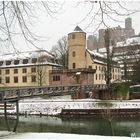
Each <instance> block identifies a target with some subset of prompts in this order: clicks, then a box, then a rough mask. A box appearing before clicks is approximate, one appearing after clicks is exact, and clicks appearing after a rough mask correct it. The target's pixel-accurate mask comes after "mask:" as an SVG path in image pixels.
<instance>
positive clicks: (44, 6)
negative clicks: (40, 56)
mask: <svg viewBox="0 0 140 140" xmlns="http://www.w3.org/2000/svg"><path fill="white" fill-rule="evenodd" d="M60 8H61V6H60V5H59V3H58V2H55V1H44V2H37V1H36V2H29V1H1V2H0V21H1V22H0V32H1V33H0V41H1V44H2V43H7V42H8V43H10V44H11V45H12V46H13V48H14V49H15V50H16V51H17V48H15V45H14V41H13V37H14V36H16V35H20V37H23V38H24V39H25V41H26V42H27V43H30V44H31V45H33V46H35V47H37V46H36V45H35V41H38V40H41V39H42V37H41V36H38V35H36V34H35V33H34V32H32V26H33V23H34V21H35V20H36V19H37V15H38V13H37V10H42V11H45V13H46V16H50V17H53V18H54V17H55V15H56V14H57V13H58V11H59V10H60ZM43 39H44V38H43ZM37 48H38V47H37Z"/></svg>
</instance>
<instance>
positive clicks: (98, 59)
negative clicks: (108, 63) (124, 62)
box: [87, 49, 106, 64]
mask: <svg viewBox="0 0 140 140" xmlns="http://www.w3.org/2000/svg"><path fill="white" fill-rule="evenodd" d="M87 51H88V52H89V53H90V55H91V56H92V57H93V61H94V62H95V63H100V64H105V59H106V57H105V55H103V54H101V53H98V52H95V51H91V50H88V49H87Z"/></svg>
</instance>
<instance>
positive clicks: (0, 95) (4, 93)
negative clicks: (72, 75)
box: [0, 85, 107, 103]
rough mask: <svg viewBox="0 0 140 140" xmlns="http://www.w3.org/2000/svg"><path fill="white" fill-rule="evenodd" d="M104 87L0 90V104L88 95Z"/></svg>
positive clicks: (72, 86) (50, 87) (45, 87)
mask: <svg viewBox="0 0 140 140" xmlns="http://www.w3.org/2000/svg"><path fill="white" fill-rule="evenodd" d="M106 89H107V86H106V85H71V86H62V85H60V86H32V87H16V88H6V89H0V103H3V102H8V101H15V100H21V99H25V98H33V97H38V96H44V95H47V96H56V95H63V94H66V93H68V94H72V93H75V92H78V91H84V92H85V93H89V92H90V91H93V90H106Z"/></svg>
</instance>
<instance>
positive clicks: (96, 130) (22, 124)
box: [0, 116, 140, 137]
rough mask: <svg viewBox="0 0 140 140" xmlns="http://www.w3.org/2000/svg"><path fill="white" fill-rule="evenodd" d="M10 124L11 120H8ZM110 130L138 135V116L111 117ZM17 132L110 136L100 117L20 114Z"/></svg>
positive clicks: (0, 128)
mask: <svg viewBox="0 0 140 140" xmlns="http://www.w3.org/2000/svg"><path fill="white" fill-rule="evenodd" d="M9 123H10V124H11V126H12V125H13V122H12V121H9ZM6 130H7V129H6V125H5V121H4V118H3V117H0V131H6ZM112 130H113V133H114V135H115V136H129V137H131V136H136V137H140V131H139V130H140V118H129V119H126V118H123V119H122V118H121V119H113V122H112ZM17 132H18V133H25V132H53V133H71V134H86V135H104V136H111V135H112V132H111V128H110V125H109V123H108V121H106V120H105V119H103V118H100V117H97V116H96V117H79V116H78V117H61V118H60V117H59V118H58V117H50V116H49V117H47V116H42V117H39V116H27V117H25V116H20V117H19V124H18V127H17Z"/></svg>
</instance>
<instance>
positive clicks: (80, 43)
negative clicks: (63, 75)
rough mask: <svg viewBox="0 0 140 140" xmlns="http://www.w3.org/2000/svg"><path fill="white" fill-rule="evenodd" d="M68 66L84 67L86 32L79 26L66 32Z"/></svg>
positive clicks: (74, 67)
mask: <svg viewBox="0 0 140 140" xmlns="http://www.w3.org/2000/svg"><path fill="white" fill-rule="evenodd" d="M68 68H69V69H77V68H86V33H85V32H84V31H83V30H82V29H81V28H80V27H79V26H76V28H75V29H74V31H73V32H71V33H69V34H68Z"/></svg>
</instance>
